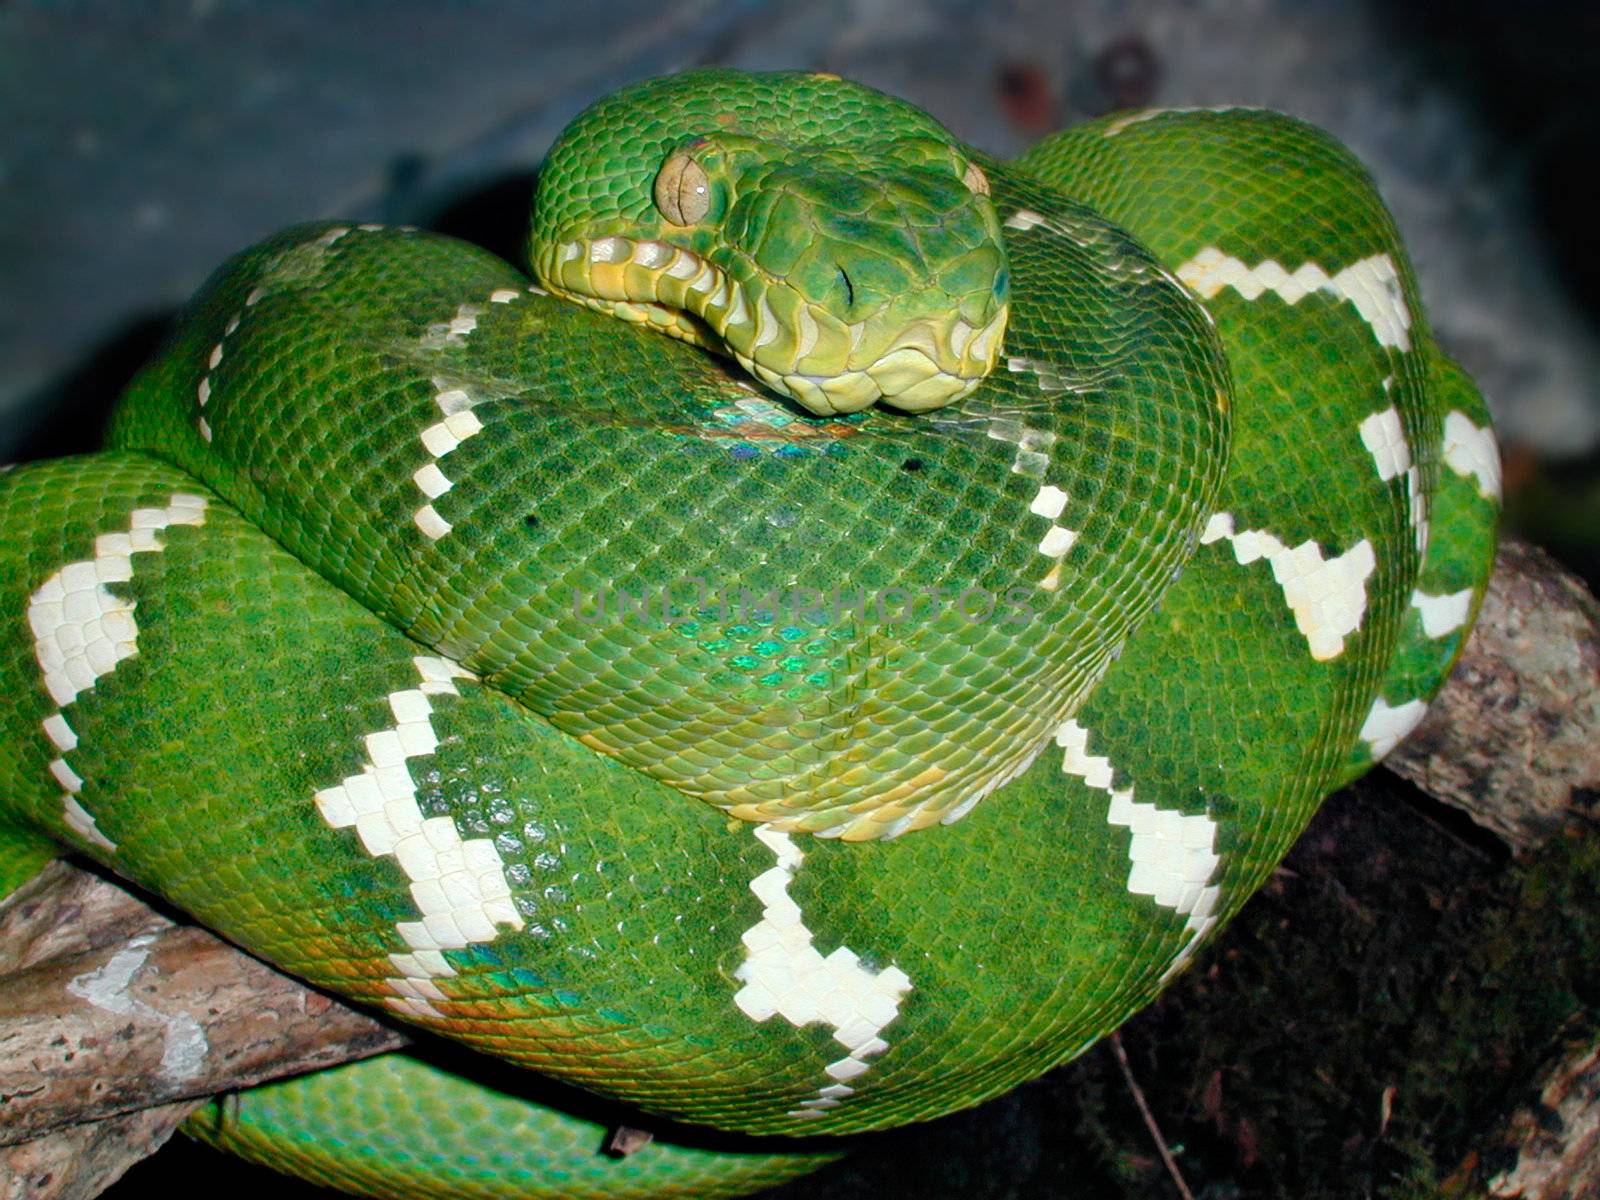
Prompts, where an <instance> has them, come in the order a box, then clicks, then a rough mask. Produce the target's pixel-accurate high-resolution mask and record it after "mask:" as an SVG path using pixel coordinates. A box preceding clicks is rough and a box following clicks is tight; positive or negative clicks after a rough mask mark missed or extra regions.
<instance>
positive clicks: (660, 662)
mask: <svg viewBox="0 0 1600 1200" xmlns="http://www.w3.org/2000/svg"><path fill="white" fill-rule="evenodd" d="M528 260H529V263H530V264H531V268H532V271H531V274H530V273H525V272H524V271H522V270H519V269H518V268H516V267H513V266H512V265H510V264H508V263H506V262H504V261H502V260H501V259H499V258H497V257H494V256H492V255H490V254H488V253H487V252H485V251H483V250H480V249H478V248H475V247H473V246H470V245H468V244H465V243H463V242H459V241H455V240H452V239H449V238H446V237H442V236H436V235H433V234H430V233H426V232H422V231H419V230H416V229H411V228H397V227H389V226H379V225H369V224H356V223H343V222H321V223H316V224H311V225H303V226H298V227H295V228H293V229H289V230H287V231H285V232H283V233H281V234H278V235H276V236H274V237H271V238H268V239H267V240H265V241H263V242H261V243H259V244H257V245H255V246H253V247H251V248H249V249H247V250H245V251H243V252H241V253H240V254H238V255H237V256H236V257H234V258H233V259H231V260H230V261H229V262H227V263H226V264H224V265H223V266H222V267H221V268H220V269H219V270H218V271H217V272H216V274H215V275H214V276H213V277H212V278H211V279H210V280H209V281H208V282H207V283H206V284H205V285H204V286H203V287H202V288H201V290H200V291H199V293H198V294H197V295H196V297H195V298H194V300H193V301H192V303H191V304H190V306H189V308H188V309H187V311H186V312H185V314H184V315H183V317H182V319H181V321H180V322H179V323H178V325H177V326H176V330H175V332H174V333H173V335H172V337H171V340H170V342H169V344H168V345H167V346H166V347H165V348H164V349H163V351H162V352H161V353H160V355H159V356H158V357H157V358H156V359H155V361H154V362H152V363H151V364H150V365H149V366H147V367H146V368H145V369H144V370H143V371H142V372H141V373H140V374H139V375H138V376H137V377H136V378H135V379H134V380H133V382H132V383H131V385H130V386H129V388H128V390H127V392H126V393H125V395H124V396H123V398H122V399H121V402H120V404H119V407H118V408H117V410H116V412H115V413H114V415H113V417H112V419H111V422H110V425H109V428H108V431H107V435H106V439H105V448H104V449H103V450H100V451H98V452H95V453H91V454H86V455H82V456H79V457H74V458H67V459H61V460H55V461H46V462H37V463H29V464H25V465H22V466H19V467H16V468H14V469H11V470H9V471H7V472H5V473H4V474H3V475H0V521H3V523H4V527H5V529H6V531H7V536H6V539H5V545H4V549H3V551H0V614H3V615H0V620H3V622H4V635H3V637H0V682H3V688H4V694H5V702H4V706H3V709H0V713H3V719H4V722H5V725H4V731H5V743H6V746H7V752H6V754H5V755H4V756H3V757H0V894H5V893H7V892H9V891H11V890H12V889H13V888H14V887H16V886H17V885H18V884H20V883H21V882H22V881H24V880H25V879H27V878H29V877H30V876H31V875H32V874H34V873H35V872H36V871H37V870H38V869H39V868H40V867H41V866H42V865H43V864H44V863H46V862H48V861H49V860H50V859H52V858H54V857H56V856H59V855H62V854H68V853H70V854H74V855H77V856H81V857H84V858H87V859H89V860H92V861H93V862H95V863H98V864H100V865H101V866H102V867H103V868H105V869H107V870H109V871H111V872H114V873H115V874H117V875H118V876H121V877H123V878H125V879H127V880H130V881H132V882H133V883H134V884H136V885H137V886H138V887H140V888H142V889H145V890H147V891H149V892H151V893H154V894H156V895H158V896H160V897H162V898H164V899H165V900H166V901H167V902H168V903H170V904H172V905H174V906H176V907H177V908H179V909H181V910H182V911H183V912H185V913H187V914H189V915H190V916H191V917H192V918H193V919H194V920H196V921H197V922H199V923H202V924H204V925H206V926H208V927H210V928H211V929H213V930H215V931H217V932H218V933H220V934H221V935H222V936H223V937H225V938H227V939H230V940H231V941H233V942H235V943H236V944H237V945H239V946H240V947H243V948H244V949H245V950H247V951H249V952H250V953H252V954H255V955H258V956H260V957H261V958H263V959H265V960H267V961H269V962H271V963H273V964H275V965H277V966H278V967H280V968H281V969H283V970H285V971H287V972H289V973H292V974H294V975H296V976H298V977H300V978H302V979H304V980H305V981H307V982H308V983H310V984H312V985H314V986H316V987H319V988H324V989H328V990H330V991H332V992H334V993H337V994H338V995H340V996H343V997H345V998H347V999H348V1000H350V1001H352V1002H354V1003H357V1004H361V1005H368V1006H372V1007H374V1008H376V1009H379V1010H381V1011H383V1012H385V1013H386V1014H388V1015H389V1016H391V1017H392V1018H394V1019H396V1020H399V1021H402V1022H405V1023H408V1024H409V1025H410V1026H412V1027H414V1029H415V1030H416V1031H417V1037H418V1039H419V1040H418V1042H417V1044H416V1048H414V1049H413V1050H411V1051H409V1052H405V1053H396V1054H390V1055H386V1056H383V1057H380V1058H377V1059H372V1060H368V1061H364V1062H358V1063H351V1064H346V1065H344V1066H341V1067H337V1068H334V1069H331V1070H327V1071H322V1072H319V1073H316V1074H312V1075H308V1076H304V1077H301V1078H296V1079H289V1080H283V1081H279V1082H276V1083H272V1084H268V1085H265V1086H262V1087H259V1088H256V1089H253V1090H250V1091H246V1092H244V1093H241V1094H239V1095H234V1096H228V1097H225V1098H222V1099H220V1100H217V1101H215V1102H213V1103H212V1104H210V1105H209V1106H208V1107H206V1108H204V1109H202V1110H201V1111H200V1113H199V1114H197V1115H196V1116H195V1117H193V1118H191V1120H190V1122H189V1124H188V1126H187V1128H188V1130H189V1132H190V1133H192V1134H193V1135H195V1136H197V1137H199V1138H201V1139H203V1140H207V1141H209V1142H211V1143H213V1144H215V1145H218V1146H221V1147H223V1148H224V1149H228V1150H232V1151H234V1152H237V1153H239V1154H243V1155H245V1156H246V1157H249V1158H253V1159H256V1160H258V1161H261V1162H266V1163H269V1164H271V1165H274V1166H276V1167H278V1168H279V1169H282V1170H287V1171H292V1172H295V1173H298V1174H301V1175H303V1176H305V1177H306V1178H309V1179H312V1180H315V1181H318V1182H322V1183H325V1184H330V1185H333V1186H336V1187H339V1188H342V1189H345V1190H348V1191H353V1192H356V1193H358V1194H365V1195H373V1196H417V1197H434V1196H451V1197H484V1198H486V1197H500V1196H547V1195H548V1196H565V1197H580V1196H581V1197H588V1196H594V1197H619V1196H636V1197H650V1196H666V1195H694V1196H709V1197H716V1196H734V1195H740V1194H746V1193H748V1192H750V1191H753V1190H756V1189H759V1188H761V1187H764V1186H767V1185H769V1184H772V1183H775V1182H777V1181H779V1180H782V1179H785V1178H789V1177H792V1176H794V1175H797V1174H800V1173H803V1172H805V1171H808V1170H812V1169H814V1168H816V1167H817V1166H818V1165H820V1164H822V1163H824V1162H827V1161H831V1160H832V1159H833V1158H834V1157H836V1156H837V1155H838V1154H840V1153H842V1152H844V1151H845V1150H847V1149H848V1148H849V1147H850V1146H851V1144H852V1142H851V1138H852V1137H853V1136H854V1135H860V1134H864V1133H868V1132H871V1131H874V1130H881V1129H886V1128H890V1127H894V1126H899V1125H903V1124H906V1123H908V1122H915V1121H924V1120H928V1119H930V1118H933V1117H936V1116H939V1115H941V1114H944V1113H948V1112H951V1111H954V1110H957V1109H960V1108H963V1107H966V1106H969V1105H973V1104H976V1103H978V1102H981V1101H983V1100H985V1099H988V1098H990V1097H993V1096H996V1095H999V1094H1000V1093H1002V1092H1004V1091H1006V1090H1007V1089H1009V1088H1012V1087H1014V1086H1016V1085H1017V1084H1019V1083H1021V1082H1023V1081H1025V1080H1028V1079H1031V1078H1033V1077H1035V1076H1037V1075H1039V1074H1040V1073H1042V1072H1044V1071H1046V1070H1048V1069H1050V1068H1051V1067H1053V1066H1055V1065H1057V1064H1060V1063H1062V1062H1065V1061H1067V1060H1069V1059H1071V1058H1072V1057H1074V1056H1075V1055H1077V1054H1079V1053H1081V1052H1083V1051H1084V1050H1085V1049H1086V1048H1088V1047H1089V1046H1091V1045H1093V1044H1094V1043H1095V1042H1096V1041H1097V1040H1098V1039H1100V1038H1101V1037H1103V1036H1104V1035H1105V1034H1107V1033H1108V1032H1109V1031H1110V1030H1112V1029H1114V1028H1115V1027H1116V1026H1117V1025H1118V1024H1119V1023H1120V1022H1121V1021H1122V1020H1124V1019H1125V1018H1126V1017H1128V1016H1129V1015H1130V1014H1132V1013H1133V1012H1135V1011H1137V1010H1138V1009H1139V1008H1140V1007H1141V1006H1143V1005H1145V1004H1147V1003H1148V1002H1149V1001H1150V1000H1151V999H1152V998H1153V997H1154V996H1155V995H1156V994H1157V993H1158V992H1159V991H1160V990H1161V989H1162V988H1163V987H1164V986H1165V985H1166V984H1167V983H1168V982H1169V981H1170V980H1171V979H1172V978H1174V976H1176V975H1177V974H1178V973H1180V972H1181V971H1182V970H1183V969H1184V968H1185V966H1186V965H1187V964H1189V963H1190V962H1192V961H1193V959H1194V956H1195V954H1196V952H1197V951H1198V950H1199V948H1200V947H1201V946H1202V944H1203V943H1205V942H1206V940H1207V939H1208V938H1209V937H1210V936H1211V935H1212V934H1213V933H1214V931H1215V930H1216V929H1217V928H1218V927H1219V926H1221V925H1222V924H1223V923H1225V922H1226V921H1227V920H1228V919H1229V918H1230V917H1231V916H1232V915H1233V914H1235V913H1236V912H1237V911H1238V910H1239V908H1240V906H1241V905H1242V904H1243V903H1244V902H1245V901H1246V899H1247V898H1248V897H1249V896H1250V894H1251V893H1252V892H1253V891H1254V890H1255V889H1256V888H1257V887H1259V886H1260V885H1261V884H1262V882H1263V881H1264V880H1265V879H1266V878H1267V877H1268V876H1269V875H1270V873H1271V872H1272V871H1273V869H1274V867H1275V865H1276V864H1277V863H1278V861H1279V860H1280V859H1281V857H1282V856H1283V855H1284V853H1285V852H1286V851H1287V849H1288V847H1289V846H1290V845H1291V844H1292V842H1293V841H1294V840H1295V838H1296V836H1297V835H1298V834H1299V832H1300V831H1301V830H1302V829H1303V828H1304V827H1305V825H1306V823H1307V821H1308V820H1309V819H1310V817H1311V816H1312V814H1313V813H1314V811H1315V810H1316V808H1317V806H1318V804H1319V803H1320V801H1321V800H1322V799H1323V798H1324V797H1325V796H1326V795H1327V794H1328V793H1330V792H1331V791H1332V790H1334V789H1336V788H1337V787H1339V786H1341V785H1343V784H1344V783H1346V782H1349V781H1350V780H1352V779H1354V778H1356V777H1357V776H1359V775H1360V774H1361V773H1362V772H1364V771H1365V770H1367V769H1368V768H1369V767H1370V766H1371V765H1372V764H1373V763H1375V762H1376V761H1377V760H1379V759H1381V758H1382V757H1383V756H1384V755H1385V754H1386V753H1388V751H1389V750H1391V749H1392V748H1393V747H1394V746H1395V745H1396V744H1397V743H1398V742H1399V741H1400V739H1401V738H1402V737H1404V736H1405V734H1406V733H1407V732H1408V731H1409V730H1410V729H1411V728H1413V727H1414V726H1415V725H1416V724H1417V723H1418V722H1419V721H1420V720H1421V718H1422V715H1423V713H1424V712H1425V710H1426V708H1427V705H1428V701H1429V699H1430V698H1431V697H1432V695H1433V694H1434V693H1435V692H1436V691H1437V689H1438V688H1439V687H1440V686H1441V684H1442V682H1443V680H1444V679H1445V677H1446V676H1447V675H1448V674H1449V672H1450V669H1451V666H1452V664H1453V662H1454V660H1455V658H1456V656H1457V655H1458V653H1459V652H1460V650H1461V647H1462V645H1463V643H1464V641H1465V639H1466V637H1467V635H1468V632H1469V630H1470V628H1471V624H1472V621H1473V619H1474V617H1475V614H1476V612H1477V609H1478V605H1479V602H1480V600H1481V599H1482V596H1483V593H1484V589H1485V587H1486V583H1487V579H1488V576H1489V573H1490V567H1491V563H1492V559H1493V553H1494V542H1495V527H1496V519H1497V512H1498V503H1499V482H1500V481H1499V459H1498V456H1497V451H1496V446H1495V440H1494V434H1493V430H1492V425H1491V423H1490V419H1489V415H1488V412H1487V409H1486V407H1485V405H1484V402H1483V400H1482V398H1481V397H1480V395H1479V394H1478V392H1477V390H1476V389H1475V387H1474V385H1473V384H1472V382H1471V380H1470V379H1469V378H1468V376H1467V375H1466V374H1465V372H1464V371H1462V370H1461V368H1460V367H1458V366H1457V365H1456V364H1455V363H1454V362H1453V361H1452V360H1451V359H1450V358H1449V357H1448V356H1447V355H1446V354H1445V353H1444V351H1443V350H1441V349H1440V347H1439V345H1438V344H1437V342H1436V341H1435V339H1434V337H1433V335H1432V334H1431V332H1430V331H1429V328H1428V326H1427V322H1426V318H1425V316H1424V314H1423V311H1422V307H1421V302H1420V298H1419V294H1418V288H1417V283H1416V279H1415V277H1414V275H1413V271H1412V268H1411V266H1410V264H1409V262H1408V261H1407V258H1406V256H1405V252H1404V249H1403V247H1402V245H1401V242H1400V238H1399V235H1398V232H1397V230H1396V228H1395V224H1394V221H1393V219H1392V218H1391V217H1390V215H1389V213H1388V211H1387V210H1386V209H1385V207H1384V205H1383V203H1382V201H1381V199H1380V198H1379V196H1378V194H1377V191H1376V189H1375V187H1374V185H1373V183H1372V180H1371V179H1370V177H1369V176H1368V174H1367V172H1366V171H1365V169H1364V168H1363V167H1362V166H1361V164H1360V163H1359V162H1358V161H1357V160H1356V159H1355V158H1354V157H1353V156H1352V155H1351V154H1350V153H1349V152H1348V151H1347V150H1345V149H1344V148H1343V147H1342V146H1340V145H1339V144H1338V143H1337V142H1335V141H1334V140H1333V139H1332V138H1331V137H1329V136H1328V135H1327V134H1325V133H1323V132H1321V131H1319V130H1317V129H1315V128H1313V127H1311V126H1309V125H1306V124H1304V123H1302V122H1300V121H1297V120H1295V119H1293V118H1290V117H1286V116H1282V115H1279V114H1276V113H1272V112H1267V111H1263V110H1256V109H1249V108H1219V109H1198V110H1186V109H1144V110H1138V111H1134V112H1129V113H1118V114H1113V115H1111V116H1108V117H1104V118H1100V119H1097V120H1093V121H1090V122H1088V123H1087V124H1084V125H1080V126H1076V127H1074V128H1071V129H1068V130H1065V131H1063V132H1060V133H1057V134H1054V135H1052V136H1050V137H1048V138H1046V139H1045V140H1044V141H1043V142H1041V143H1040V144H1038V145H1037V146H1035V147H1034V148H1033V149H1031V150H1030V151H1028V152H1027V153H1025V154H1023V155H1022V156H1021V157H1020V158H1018V159H1016V160H1014V161H1009V162H1006V161H1001V160H999V159H996V158H994V157H992V156H989V155H986V154H984V153H982V152H980V151H978V150H975V149H973V148H971V147H968V146H966V145H964V144H962V143H961V142H960V141H959V140H958V139H957V138H956V137H954V136H953V135H952V134H951V133H949V132H948V131H947V130H945V129H944V128H943V127H942V126H941V125H940V124H938V122H936V121H935V120H934V119H933V118H932V117H930V116H928V115H927V114H926V113H924V112H922V111H921V110H919V109H917V108H915V107H913V106H911V105H910V104H907V103H905V102H903V101H900V100H898V99H895V98H893V97H890V96H887V95H885V94H882V93H880V92H877V91H874V90H871V89H869V88H866V87H863V86H860V85H857V84H854V83H851V82H848V81H846V80H843V79H840V78H838V77H836V76H834V75H831V74H826V73H815V72H811V73H807V72H788V73H777V74H743V73H740V72H735V71H729V70H721V69H709V70H697V71H691V72H688V73H684V74H679V75H673V76H668V77H665V78H661V79H654V80H649V81H645V82H642V83H638V84H635V85H633V86H630V87H627V88H625V89H623V90H621V91H619V92H617V93H615V94H614V95H611V96H608V97H606V98H604V99H602V100H600V101H599V102H597V103H596V104H595V105H594V106H592V107H591V108H590V109H588V110H586V111H585V112H584V113H583V114H582V115H580V116H579V117H578V118H576V119H575V120H574V121H573V123H572V124H571V125H570V126H569V127H568V128H567V129H566V131H565V132H564V133H563V134H562V135H561V136H560V137H559V138H558V139H557V141H556V142H555V144H554V145H553V147H552V149H551V150H550V152H549V155H548V158H547V159H546V162H545V165H544V167H543V169H542V171H541V174H540V180H539V185H538V191H537V195H536V198H535V202H534V209H533V213H532V220H531V233H530V240H529V247H528ZM196 1052H197V1053H199V1054H201V1055H202V1056H203V1054H204V1053H205V1052H206V1047H205V1042H204V1037H203V1034H201V1035H200V1036H199V1046H198V1049H197V1051H196ZM182 1057H183V1056H176V1057H175V1058H174V1063H173V1064H172V1065H171V1069H172V1070H174V1071H181V1070H182V1062H181V1061H180V1060H181V1059H182ZM619 1105H620V1106H626V1107H624V1108H618V1107H617V1106H619ZM618 1112H622V1113H624V1114H631V1115H626V1116H625V1117H622V1118H619V1117H618V1116H617V1115H616V1114H617V1113H618ZM619 1120H625V1121H626V1123H628V1124H629V1125H631V1126H636V1127H642V1128H647V1129H649V1130H651V1131H653V1132H654V1133H655V1135H656V1136H655V1138H654V1140H653V1141H652V1142H651V1143H650V1144H649V1145H647V1146H645V1147H644V1148H643V1149H641V1150H638V1151H637V1152H635V1153H633V1154H629V1155H627V1156H624V1157H614V1156H610V1155H607V1154H604V1153H602V1152H601V1150H602V1142H603V1141H604V1135H605V1131H606V1129H607V1127H608V1126H610V1125H613V1124H616V1123H618V1121H619Z"/></svg>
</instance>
